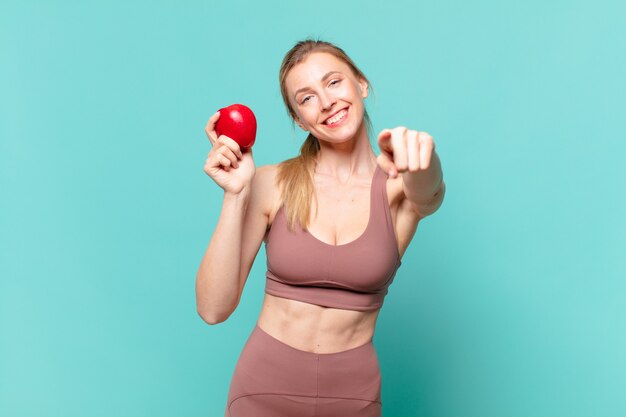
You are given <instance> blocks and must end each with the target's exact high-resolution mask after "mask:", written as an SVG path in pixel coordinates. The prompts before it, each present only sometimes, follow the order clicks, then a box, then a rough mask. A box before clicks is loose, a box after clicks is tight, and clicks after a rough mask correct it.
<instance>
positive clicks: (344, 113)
mask: <svg viewBox="0 0 626 417" xmlns="http://www.w3.org/2000/svg"><path fill="white" fill-rule="evenodd" d="M346 113H348V112H347V111H346V110H342V111H340V112H339V113H338V114H337V115H335V116H333V117H332V118H330V119H328V120H327V121H326V124H327V125H330V124H333V123H337V122H338V121H339V120H341V119H343V117H344V116H345V115H346Z"/></svg>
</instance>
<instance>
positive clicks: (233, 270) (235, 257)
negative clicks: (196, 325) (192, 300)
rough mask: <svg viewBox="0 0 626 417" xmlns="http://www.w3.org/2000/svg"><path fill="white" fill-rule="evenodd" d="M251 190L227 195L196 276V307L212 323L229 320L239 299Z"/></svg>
mask: <svg viewBox="0 0 626 417" xmlns="http://www.w3.org/2000/svg"><path fill="white" fill-rule="evenodd" d="M248 200H249V198H248V193H247V192H242V193H240V194H237V195H233V194H227V193H225V194H224V202H223V204H222V212H221V214H220V218H219V220H218V222H217V226H216V227H215V231H214V232H213V236H212V237H211V241H210V243H209V246H208V248H207V250H206V252H205V254H204V256H203V257H202V261H201V262H200V267H199V269H198V273H197V275H196V306H197V310H198V313H199V314H200V316H201V317H202V318H203V319H204V320H205V321H207V322H208V323H212V324H215V323H218V322H220V321H223V320H225V319H226V318H227V317H228V316H229V315H230V314H231V313H232V311H233V310H234V309H235V307H236V305H237V303H238V298H239V290H240V289H239V285H240V283H239V275H240V268H241V265H240V260H241V246H242V245H241V243H242V242H241V240H242V232H243V222H244V215H245V210H246V207H247V204H248Z"/></svg>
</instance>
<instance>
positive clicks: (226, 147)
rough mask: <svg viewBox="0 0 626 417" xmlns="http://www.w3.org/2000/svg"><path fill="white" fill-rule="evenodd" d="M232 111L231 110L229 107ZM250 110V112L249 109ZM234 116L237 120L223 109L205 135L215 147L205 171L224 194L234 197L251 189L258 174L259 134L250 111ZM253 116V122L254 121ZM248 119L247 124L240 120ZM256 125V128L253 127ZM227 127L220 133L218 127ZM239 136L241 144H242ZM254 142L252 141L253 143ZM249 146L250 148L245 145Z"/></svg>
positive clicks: (209, 122)
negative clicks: (254, 148)
mask: <svg viewBox="0 0 626 417" xmlns="http://www.w3.org/2000/svg"><path fill="white" fill-rule="evenodd" d="M229 107H232V106H229ZM226 109H228V107H227V108H226ZM248 110H249V109H248ZM236 113H237V112H235V115H234V116H233V117H234V119H235V121H234V122H233V121H232V120H226V121H225V122H224V123H220V122H221V121H222V120H223V119H222V118H223V117H224V116H225V117H224V119H229V116H228V114H229V113H228V112H227V111H225V109H220V110H219V111H217V112H216V113H215V114H213V116H211V117H210V118H209V121H208V122H207V124H206V127H205V129H204V130H205V132H206V134H207V137H208V138H209V141H211V144H212V145H213V149H212V150H211V152H209V155H208V157H207V160H206V163H205V165H204V172H205V173H206V174H207V175H208V176H210V177H211V178H212V179H213V180H214V181H215V182H216V183H217V185H219V186H220V187H221V188H222V189H223V190H224V192H226V193H230V194H239V193H241V192H242V191H243V190H244V188H249V187H250V184H251V183H252V178H253V177H254V173H255V170H256V168H255V166H254V160H253V159H252V148H251V146H252V144H253V143H254V135H255V134H256V120H255V119H254V114H252V112H251V111H250V113H247V112H246V111H245V110H243V111H242V113H243V114H245V116H243V117H242V118H239V116H238V115H237V114H236ZM250 115H252V119H251V118H250ZM241 120H246V121H247V122H245V124H242V123H241V122H240V121H241ZM250 120H252V122H253V129H252V128H251V125H250V123H251V122H250ZM218 124H221V125H222V126H226V127H225V130H221V129H220V132H219V133H218V129H217V125H218ZM230 135H233V136H235V138H237V139H238V140H239V141H240V142H241V143H238V142H237V141H236V140H235V138H233V137H231V136H230ZM250 139H251V140H250ZM241 144H243V145H247V146H246V147H243V146H241Z"/></svg>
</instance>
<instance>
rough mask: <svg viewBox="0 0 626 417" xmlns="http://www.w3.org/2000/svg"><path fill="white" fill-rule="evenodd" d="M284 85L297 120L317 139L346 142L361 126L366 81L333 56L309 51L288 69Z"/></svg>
mask: <svg viewBox="0 0 626 417" xmlns="http://www.w3.org/2000/svg"><path fill="white" fill-rule="evenodd" d="M285 85H286V87H287V93H288V94H289V100H290V102H291V105H292V108H293V109H294V112H295V113H296V117H295V120H296V123H297V124H298V126H300V127H301V128H302V129H303V130H305V131H309V132H311V133H312V134H313V135H314V136H315V137H316V138H318V139H320V140H327V141H335V142H336V141H344V140H347V139H350V138H352V137H354V135H355V134H356V132H357V131H358V130H359V128H360V127H361V124H362V123H363V114H364V111H365V106H364V103H363V99H365V98H366V97H367V95H368V91H367V83H366V82H365V81H364V80H362V79H358V78H357V77H356V76H355V75H354V74H353V73H352V70H350V67H349V66H348V65H347V64H346V63H344V62H343V61H342V60H340V59H339V58H337V57H335V56H334V55H331V54H329V53H325V52H314V53H312V54H310V55H309V56H308V57H307V58H306V59H305V60H304V61H302V62H301V63H299V64H297V65H295V66H294V67H293V68H292V69H291V70H290V71H289V73H288V74H287V77H286V79H285Z"/></svg>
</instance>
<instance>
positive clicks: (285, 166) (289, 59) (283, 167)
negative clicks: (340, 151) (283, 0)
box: [276, 39, 372, 231]
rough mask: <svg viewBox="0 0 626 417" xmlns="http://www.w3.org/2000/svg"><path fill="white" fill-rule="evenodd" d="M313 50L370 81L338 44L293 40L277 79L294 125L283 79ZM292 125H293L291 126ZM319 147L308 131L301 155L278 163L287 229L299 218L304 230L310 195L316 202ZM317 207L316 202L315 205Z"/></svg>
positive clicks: (368, 130)
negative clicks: (315, 178) (315, 181)
mask: <svg viewBox="0 0 626 417" xmlns="http://www.w3.org/2000/svg"><path fill="white" fill-rule="evenodd" d="M313 52H326V53H329V54H331V55H334V56H335V57H337V58H339V59H340V60H342V61H343V62H345V63H346V64H347V65H348V67H350V69H351V70H352V73H353V74H354V75H355V76H356V77H357V78H360V79H363V80H365V81H366V82H367V84H368V85H369V84H370V82H369V80H368V79H367V77H365V75H364V74H363V73H362V72H361V70H360V69H358V68H357V66H356V65H355V63H354V62H353V61H352V60H351V59H350V58H349V57H348V55H347V54H346V53H345V52H344V51H343V50H342V49H341V48H339V47H338V46H336V45H333V44H332V43H330V42H325V41H322V40H314V39H305V40H302V41H299V42H298V43H296V44H295V45H294V46H293V47H292V48H291V49H290V50H289V51H288V52H287V54H286V55H285V57H284V58H283V62H282V64H281V66H280V72H279V77H278V78H279V82H280V92H281V94H282V97H283V102H284V103H285V106H286V107H287V113H288V114H289V117H290V118H291V122H292V125H294V122H295V118H296V113H295V111H294V109H293V107H292V106H291V102H290V101H289V96H288V94H287V86H286V82H285V80H286V78H287V74H288V73H289V71H290V70H291V69H292V68H293V67H294V66H295V65H296V64H299V63H301V62H302V61H304V60H305V59H306V58H307V57H308V56H309V54H311V53H313ZM364 119H365V122H366V127H367V132H368V136H370V132H371V130H372V123H371V120H370V117H369V115H368V114H367V109H366V110H365V113H364ZM294 128H295V125H294ZM319 150H320V144H319V141H318V139H317V138H316V137H315V136H313V134H312V133H309V135H308V136H307V138H306V140H305V141H304V143H303V144H302V147H300V155H298V156H297V157H295V158H290V159H287V160H285V161H283V162H281V163H279V164H278V173H277V175H276V182H277V184H278V186H279V188H280V190H281V192H280V193H281V201H282V204H284V206H285V216H286V219H287V225H288V228H289V230H292V231H293V229H294V224H295V222H296V221H297V220H298V221H299V222H300V225H301V227H302V229H303V230H307V226H308V224H309V213H310V211H311V198H312V197H314V198H315V201H316V202H317V194H316V193H315V187H314V185H313V172H314V169H315V157H316V155H317V153H318V152H319ZM316 206H317V204H316Z"/></svg>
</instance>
